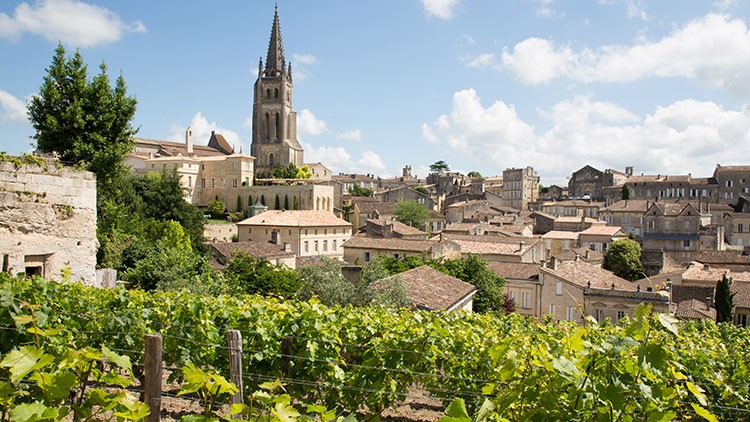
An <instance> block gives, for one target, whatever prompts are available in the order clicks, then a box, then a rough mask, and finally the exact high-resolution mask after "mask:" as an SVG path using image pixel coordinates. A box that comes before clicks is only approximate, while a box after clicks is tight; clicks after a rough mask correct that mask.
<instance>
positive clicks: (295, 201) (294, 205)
mask: <svg viewBox="0 0 750 422" xmlns="http://www.w3.org/2000/svg"><path fill="white" fill-rule="evenodd" d="M292 202H293V204H292V206H293V207H294V209H295V210H298V209H299V200H298V199H297V195H294V201H292Z"/></svg>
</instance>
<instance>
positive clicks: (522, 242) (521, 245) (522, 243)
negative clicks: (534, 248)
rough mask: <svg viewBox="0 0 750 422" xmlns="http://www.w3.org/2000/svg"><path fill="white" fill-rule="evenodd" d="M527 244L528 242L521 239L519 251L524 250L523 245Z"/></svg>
mask: <svg viewBox="0 0 750 422" xmlns="http://www.w3.org/2000/svg"><path fill="white" fill-rule="evenodd" d="M525 244H526V242H524V241H523V240H522V241H520V242H518V251H519V252H522V251H523V245H525Z"/></svg>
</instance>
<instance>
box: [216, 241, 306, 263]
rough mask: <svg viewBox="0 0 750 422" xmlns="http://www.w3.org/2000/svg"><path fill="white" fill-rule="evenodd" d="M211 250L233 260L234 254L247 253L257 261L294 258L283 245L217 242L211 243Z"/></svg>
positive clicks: (292, 253) (251, 242)
mask: <svg viewBox="0 0 750 422" xmlns="http://www.w3.org/2000/svg"><path fill="white" fill-rule="evenodd" d="M211 249H213V250H214V251H215V252H216V253H217V254H219V255H221V256H222V257H224V258H231V257H232V254H233V253H234V252H245V253H246V254H248V255H250V256H252V257H253V258H257V259H269V258H279V257H292V256H294V252H291V251H289V252H285V251H284V246H283V245H275V244H273V243H268V242H253V241H244V242H216V243H211Z"/></svg>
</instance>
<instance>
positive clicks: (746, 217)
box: [724, 212, 750, 246]
mask: <svg viewBox="0 0 750 422" xmlns="http://www.w3.org/2000/svg"><path fill="white" fill-rule="evenodd" d="M724 237H725V240H726V242H727V244H729V245H735V246H750V213H746V212H735V213H729V214H726V215H725V216H724Z"/></svg>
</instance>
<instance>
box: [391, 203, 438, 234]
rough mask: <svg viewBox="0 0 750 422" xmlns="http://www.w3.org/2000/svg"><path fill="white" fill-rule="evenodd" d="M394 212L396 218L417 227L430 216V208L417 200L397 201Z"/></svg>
mask: <svg viewBox="0 0 750 422" xmlns="http://www.w3.org/2000/svg"><path fill="white" fill-rule="evenodd" d="M395 214H396V220H398V221H400V222H402V223H404V224H408V225H410V226H412V227H417V228H419V227H420V226H421V225H422V224H424V223H426V222H427V220H428V219H429V218H430V210H428V209H427V207H425V206H424V205H422V204H420V203H418V202H417V201H398V203H397V204H396V211H395Z"/></svg>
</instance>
